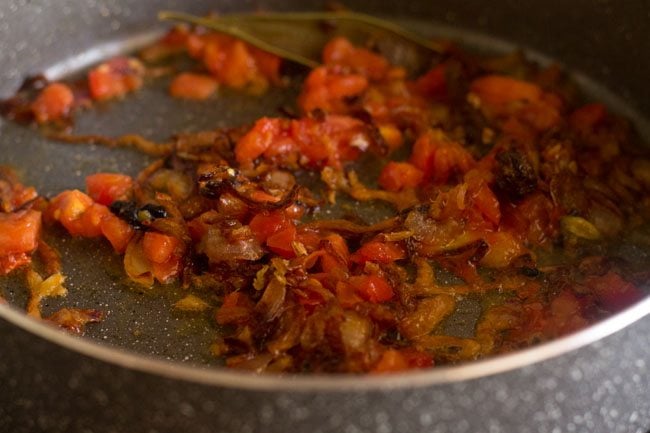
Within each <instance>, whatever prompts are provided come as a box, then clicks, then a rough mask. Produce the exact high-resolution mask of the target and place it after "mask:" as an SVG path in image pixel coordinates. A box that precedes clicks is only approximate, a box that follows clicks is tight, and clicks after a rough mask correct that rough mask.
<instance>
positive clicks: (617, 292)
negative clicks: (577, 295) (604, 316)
mask: <svg viewBox="0 0 650 433" xmlns="http://www.w3.org/2000/svg"><path fill="white" fill-rule="evenodd" d="M585 284H586V285H587V286H588V287H590V288H591V289H592V290H593V291H594V293H595V295H596V297H597V298H598V301H599V302H600V303H601V304H602V306H603V308H605V309H607V310H609V311H612V312H616V311H621V310H623V309H625V308H627V307H629V306H630V305H632V304H634V303H635V302H637V301H639V300H641V299H642V298H643V297H644V296H645V294H644V292H643V291H641V289H639V288H638V287H636V286H635V285H634V284H632V283H630V282H629V281H626V280H625V279H623V278H622V277H621V276H620V275H619V274H617V273H616V272H613V271H609V272H607V273H606V274H605V275H603V276H592V277H589V278H587V281H585Z"/></svg>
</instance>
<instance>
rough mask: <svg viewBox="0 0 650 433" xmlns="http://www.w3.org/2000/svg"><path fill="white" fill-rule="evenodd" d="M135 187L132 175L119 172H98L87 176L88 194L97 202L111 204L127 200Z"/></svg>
mask: <svg viewBox="0 0 650 433" xmlns="http://www.w3.org/2000/svg"><path fill="white" fill-rule="evenodd" d="M131 188H133V179H132V178H131V176H127V175H125V174H118V173H96V174H92V175H90V176H88V177H86V190H87V191H88V195H89V196H90V197H91V198H92V199H93V200H94V201H96V202H97V203H100V204H103V205H106V206H109V205H111V204H112V203H113V202H114V201H116V200H125V199H126V198H127V196H128V193H129V191H130V190H131Z"/></svg>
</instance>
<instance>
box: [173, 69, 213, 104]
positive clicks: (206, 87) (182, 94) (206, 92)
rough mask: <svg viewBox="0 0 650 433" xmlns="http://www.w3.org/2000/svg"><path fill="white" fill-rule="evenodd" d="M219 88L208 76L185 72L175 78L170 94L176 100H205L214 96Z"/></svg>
mask: <svg viewBox="0 0 650 433" xmlns="http://www.w3.org/2000/svg"><path fill="white" fill-rule="evenodd" d="M218 86H219V85H218V83H217V81H216V80H215V79H214V78H212V77H210V76H208V75H203V74H192V73H189V72H184V73H182V74H179V75H177V76H176V77H175V78H174V80H173V81H172V83H171V85H170V86H169V93H170V94H171V95H172V96H173V97H174V98H182V99H194V100H203V99H207V98H209V97H210V96H212V94H213V93H214V92H216V90H217V87H218Z"/></svg>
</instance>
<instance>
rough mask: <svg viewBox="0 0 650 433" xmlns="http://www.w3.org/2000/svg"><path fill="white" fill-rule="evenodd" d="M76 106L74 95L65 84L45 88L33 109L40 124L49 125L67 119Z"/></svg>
mask: <svg viewBox="0 0 650 433" xmlns="http://www.w3.org/2000/svg"><path fill="white" fill-rule="evenodd" d="M73 105H74V94H73V93H72V90H71V89H70V87H68V86H66V85H65V84H63V83H52V84H49V85H48V86H47V87H45V88H44V89H43V90H42V91H41V93H40V94H39V95H38V97H37V98H36V100H35V101H34V102H33V103H32V105H31V109H32V112H33V113H34V117H35V118H36V121H37V122H38V123H47V122H51V121H53V120H59V119H62V118H64V117H67V116H68V115H69V114H70V111H71V110H72V106H73Z"/></svg>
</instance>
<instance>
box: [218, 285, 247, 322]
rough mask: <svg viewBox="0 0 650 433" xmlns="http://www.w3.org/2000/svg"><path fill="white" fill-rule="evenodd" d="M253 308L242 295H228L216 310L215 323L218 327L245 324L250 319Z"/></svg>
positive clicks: (235, 293) (234, 293)
mask: <svg viewBox="0 0 650 433" xmlns="http://www.w3.org/2000/svg"><path fill="white" fill-rule="evenodd" d="M253 307H254V305H253V302H252V301H251V300H250V299H249V298H248V296H246V295H245V294H244V293H242V292H232V293H229V294H227V295H226V296H225V297H224V298H223V304H221V307H219V309H218V310H217V313H216V319H217V323H218V324H219V325H232V324H240V323H245V322H247V321H248V320H250V319H251V314H252V313H253Z"/></svg>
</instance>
